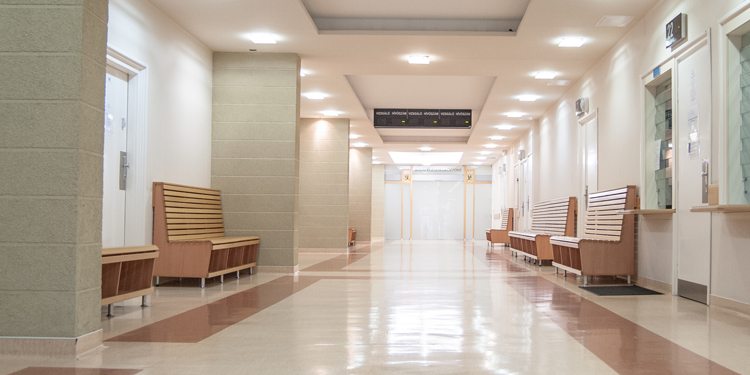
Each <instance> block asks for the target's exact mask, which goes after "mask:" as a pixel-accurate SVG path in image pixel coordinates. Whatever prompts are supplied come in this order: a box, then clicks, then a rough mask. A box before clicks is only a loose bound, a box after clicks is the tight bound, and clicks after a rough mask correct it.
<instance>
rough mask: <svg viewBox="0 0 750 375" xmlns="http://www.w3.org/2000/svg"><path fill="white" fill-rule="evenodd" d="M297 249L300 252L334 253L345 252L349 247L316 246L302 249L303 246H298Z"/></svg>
mask: <svg viewBox="0 0 750 375" xmlns="http://www.w3.org/2000/svg"><path fill="white" fill-rule="evenodd" d="M298 251H299V252H300V253H329V254H330V253H335V254H346V253H347V252H349V249H348V248H346V247H344V248H326V249H318V248H309V249H304V248H299V250H298Z"/></svg>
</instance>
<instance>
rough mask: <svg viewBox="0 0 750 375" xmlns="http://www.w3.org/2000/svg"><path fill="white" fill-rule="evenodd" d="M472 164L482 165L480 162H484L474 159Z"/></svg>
mask: <svg viewBox="0 0 750 375" xmlns="http://www.w3.org/2000/svg"><path fill="white" fill-rule="evenodd" d="M471 164H474V165H480V164H483V163H482V162H481V161H474V162H471Z"/></svg>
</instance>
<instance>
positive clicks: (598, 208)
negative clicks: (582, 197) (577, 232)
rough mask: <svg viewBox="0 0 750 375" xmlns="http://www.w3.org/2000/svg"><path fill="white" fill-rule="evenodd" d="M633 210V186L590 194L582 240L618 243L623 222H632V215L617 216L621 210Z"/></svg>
mask: <svg viewBox="0 0 750 375" xmlns="http://www.w3.org/2000/svg"><path fill="white" fill-rule="evenodd" d="M634 208H635V186H632V185H631V186H627V187H624V188H620V189H612V190H606V191H599V192H596V193H592V194H591V195H590V196H589V206H588V212H587V213H586V223H585V225H584V230H583V238H590V239H598V240H610V241H619V240H620V237H621V234H622V232H623V227H624V226H625V224H629V225H632V223H626V222H625V220H628V219H630V220H631V221H632V219H633V218H632V216H633V215H627V216H628V217H627V218H626V217H624V216H623V215H618V214H617V213H616V212H617V211H621V210H632V209H634Z"/></svg>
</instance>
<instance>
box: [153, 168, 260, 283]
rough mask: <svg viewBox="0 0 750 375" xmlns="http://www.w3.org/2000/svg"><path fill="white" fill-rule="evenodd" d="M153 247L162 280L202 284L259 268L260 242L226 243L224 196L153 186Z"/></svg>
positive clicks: (251, 239)
mask: <svg viewBox="0 0 750 375" xmlns="http://www.w3.org/2000/svg"><path fill="white" fill-rule="evenodd" d="M153 206H154V244H155V245H157V246H159V249H160V250H161V256H160V257H159V259H158V260H157V261H156V264H155V265H154V276H156V285H157V286H158V285H159V277H160V276H164V277H192V278H200V279H201V288H203V287H205V286H206V278H210V277H216V276H220V277H221V279H220V281H221V282H224V275H225V274H227V273H231V272H236V273H237V278H239V277H240V271H241V270H244V269H250V273H251V274H252V267H254V266H256V265H257V254H258V244H259V243H260V237H258V236H245V237H225V236H224V215H223V213H222V206H221V192H220V191H219V190H214V189H204V188H198V187H191V186H183V185H175V184H168V183H164V182H154V200H153Z"/></svg>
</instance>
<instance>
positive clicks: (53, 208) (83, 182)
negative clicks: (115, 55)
mask: <svg viewBox="0 0 750 375" xmlns="http://www.w3.org/2000/svg"><path fill="white" fill-rule="evenodd" d="M4 4H7V2H5V3H4ZM13 4H14V5H10V6H7V5H0V53H1V54H0V66H1V67H2V69H0V119H2V120H0V121H2V125H0V223H2V225H0V259H2V261H0V316H1V317H2V319H0V336H6V337H7V336H16V337H54V338H64V337H68V338H72V337H79V336H82V335H84V334H88V333H91V332H94V331H97V330H99V329H100V326H101V323H100V316H99V312H100V306H99V304H100V301H101V290H100V287H101V210H102V145H103V143H102V139H103V128H102V121H103V118H104V112H103V108H104V74H105V62H106V59H105V57H106V36H107V1H86V2H65V3H64V4H62V5H56V6H49V7H48V6H39V5H38V4H39V2H38V1H14V2H13ZM71 4H72V5H71ZM71 342H73V343H74V342H75V340H71ZM0 344H1V342H0ZM1 346H2V345H0V347H1ZM0 349H1V348H0Z"/></svg>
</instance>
